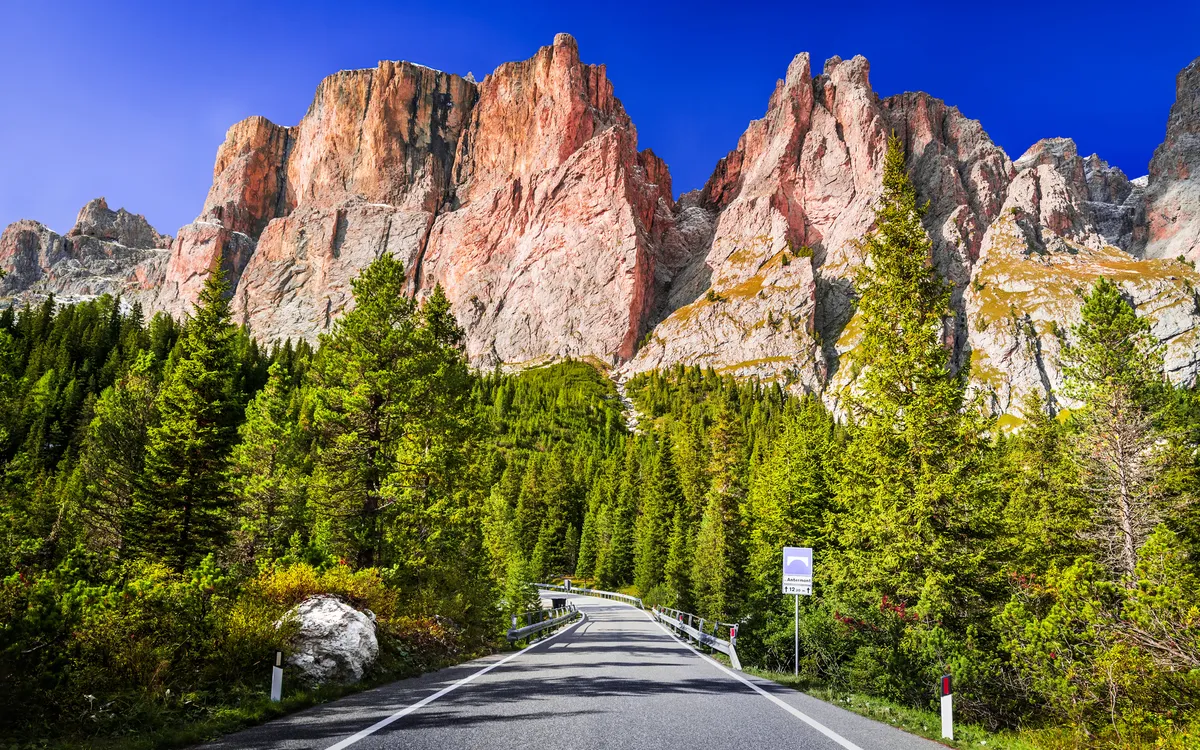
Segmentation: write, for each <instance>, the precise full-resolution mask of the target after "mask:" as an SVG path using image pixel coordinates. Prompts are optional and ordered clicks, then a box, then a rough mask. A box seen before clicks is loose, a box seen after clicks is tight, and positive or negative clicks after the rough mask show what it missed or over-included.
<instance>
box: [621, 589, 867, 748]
mask: <svg viewBox="0 0 1200 750" xmlns="http://www.w3.org/2000/svg"><path fill="white" fill-rule="evenodd" d="M630 606H633V605H630ZM642 614H644V615H646V617H648V618H650V622H652V623H654V624H655V625H657V626H658V627H659V628H660V629H661V630H662V632H664V633H666V634H667V635H668V636H670V637H671V638H673V639H674V640H675V642H676V643H678V644H679V645H681V646H683V647H684V648H686V649H688V650H689V651H691V652H692V653H693V654H695V655H696V656H699V657H700V658H701V659H703V660H704V661H706V662H708V663H709V664H711V665H713V666H714V667H716V668H717V669H719V670H721V671H722V672H724V673H725V674H727V675H729V676H730V677H732V678H733V679H735V680H737V681H738V682H740V683H742V684H743V685H745V686H746V687H748V688H750V689H751V690H753V691H754V692H756V693H758V694H759V695H761V696H762V697H764V698H766V699H767V700H769V701H771V702H772V703H774V704H776V705H777V706H779V707H780V708H782V709H783V710H784V711H787V712H788V713H790V714H791V715H792V716H795V717H796V718H797V719H799V720H800V721H803V722H804V723H805V724H807V725H809V726H810V727H812V728H813V729H815V730H817V731H818V732H820V733H821V734H823V735H825V736H826V737H828V738H829V739H831V740H833V741H834V742H836V743H838V744H839V745H841V746H842V747H844V748H846V750H862V748H861V747H859V746H858V745H855V744H854V743H853V742H851V741H850V740H848V739H846V738H845V737H843V736H842V735H840V734H838V733H837V732H835V731H833V730H832V729H830V728H829V727H827V726H825V725H824V724H822V723H821V722H819V721H817V720H816V719H814V718H813V717H811V716H809V715H808V714H806V713H804V712H803V711H801V710H800V709H798V708H796V707H795V706H793V705H791V704H790V703H787V702H786V701H784V700H783V699H781V698H779V697H777V696H774V695H771V694H770V693H768V692H767V691H766V690H763V689H762V688H761V687H759V686H758V685H755V684H754V683H753V682H751V681H750V680H747V679H746V678H745V677H743V676H742V675H740V674H738V673H737V672H734V671H733V670H730V669H726V668H725V665H724V664H722V663H721V662H719V661H716V660H715V659H711V658H709V657H708V656H705V655H704V654H702V653H700V652H699V651H697V650H696V649H694V648H692V644H690V643H687V642H685V641H682V640H680V639H679V638H678V637H677V636H676V635H675V634H674V633H672V632H671V631H670V630H667V629H666V628H665V627H664V626H663V624H662V623H661V622H659V621H658V620H656V619H654V616H653V615H651V614H650V613H649V612H645V611H643V612H642Z"/></svg>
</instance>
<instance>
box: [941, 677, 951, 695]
mask: <svg viewBox="0 0 1200 750" xmlns="http://www.w3.org/2000/svg"><path fill="white" fill-rule="evenodd" d="M942 695H950V675H948V674H944V675H942Z"/></svg>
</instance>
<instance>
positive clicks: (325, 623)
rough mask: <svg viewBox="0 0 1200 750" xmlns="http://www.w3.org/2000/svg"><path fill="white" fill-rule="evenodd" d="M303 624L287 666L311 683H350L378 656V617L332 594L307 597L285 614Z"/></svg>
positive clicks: (300, 624) (360, 675) (359, 677)
mask: <svg viewBox="0 0 1200 750" xmlns="http://www.w3.org/2000/svg"><path fill="white" fill-rule="evenodd" d="M286 619H294V620H295V621H296V622H297V623H298V624H299V626H300V629H299V630H298V631H297V633H296V636H295V638H294V639H293V645H294V651H293V652H292V654H291V656H289V657H288V665H289V666H292V667H294V668H296V669H298V670H300V673H301V679H302V680H303V681H304V682H306V683H309V684H314V685H322V684H325V683H329V682H336V683H342V684H349V683H354V682H358V681H359V680H361V679H362V676H363V673H364V672H365V671H366V669H367V667H369V666H371V664H372V663H374V661H375V657H377V656H378V655H379V640H378V639H377V638H376V637H375V616H374V615H373V614H372V613H370V612H366V613H363V612H359V611H358V610H357V609H354V608H353V607H351V606H350V605H348V604H346V603H345V602H343V601H341V600H339V599H337V598H336V597H333V596H328V595H319V596H314V597H311V598H309V599H305V600H304V601H303V602H301V603H300V604H298V605H296V606H295V607H293V608H292V609H291V610H290V611H289V612H288V613H287V615H286V616H285V620H286Z"/></svg>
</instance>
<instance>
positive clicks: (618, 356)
mask: <svg viewBox="0 0 1200 750" xmlns="http://www.w3.org/2000/svg"><path fill="white" fill-rule="evenodd" d="M868 74H869V65H868V63H867V61H866V60H865V59H863V58H862V57H855V58H853V59H851V60H841V59H840V58H836V57H835V58H832V59H830V60H827V61H826V62H825V64H824V67H823V70H822V72H821V73H820V74H818V75H814V74H813V71H812V69H811V61H810V59H809V56H808V55H807V54H801V55H798V56H797V57H796V58H795V59H794V60H793V61H792V63H791V65H789V66H788V70H787V73H786V75H785V77H784V79H783V80H781V81H780V82H779V83H778V85H777V86H776V89H775V93H774V94H773V95H772V96H771V99H770V102H769V103H768V105H767V112H766V115H765V116H764V117H763V118H762V119H761V120H756V121H754V122H752V123H751V124H750V126H749V127H748V129H747V130H746V132H745V133H744V134H743V135H742V137H741V139H740V140H739V142H738V145H737V148H735V149H734V150H733V151H731V152H730V153H729V154H728V155H727V156H726V157H725V158H723V159H722V160H721V161H720V162H719V163H718V164H717V166H716V169H715V170H714V171H713V174H712V177H710V178H709V180H708V183H707V184H706V185H705V186H704V188H703V189H702V190H699V191H695V192H692V193H688V194H685V195H683V196H682V197H681V198H680V199H679V200H678V201H676V200H674V199H673V194H672V191H671V178H670V173H669V171H668V169H667V166H666V164H665V163H663V161H662V160H661V159H659V158H658V157H657V156H655V155H654V153H653V152H652V151H650V150H649V149H646V150H642V151H639V150H638V144H637V131H636V129H635V127H634V125H633V123H632V122H631V121H630V119H629V116H628V115H627V114H626V112H625V110H624V108H623V107H622V105H621V102H620V100H619V99H617V98H616V97H615V96H614V93H613V87H612V84H611V83H610V82H609V81H608V79H607V77H606V75H605V69H604V66H602V65H588V64H584V63H582V62H581V61H580V58H579V51H578V47H577V45H576V43H575V40H574V39H573V38H571V37H570V36H568V35H566V34H560V35H558V36H557V37H555V39H554V44H553V45H551V46H548V47H543V48H542V49H540V50H538V52H537V53H536V54H535V55H534V56H533V57H532V58H530V59H529V60H526V61H524V62H515V63H505V64H504V65H501V66H500V67H499V68H497V69H496V71H495V72H494V73H492V74H491V75H490V76H487V77H486V78H485V79H484V80H483V81H481V82H478V83H476V82H475V81H474V80H472V79H469V78H462V77H459V76H457V75H452V74H448V73H442V72H439V71H435V70H432V69H430V68H426V67H423V66H420V65H415V64H412V63H408V62H382V63H380V64H379V66H378V67H377V68H374V69H371V70H355V71H343V72H340V73H336V74H334V75H332V76H330V77H328V78H326V79H325V80H324V81H322V82H321V84H320V85H319V86H318V88H317V93H316V96H315V98H314V100H313V103H312V105H311V106H310V107H309V110H308V112H307V114H306V115H305V116H304V118H303V119H302V120H301V122H300V124H299V125H296V126H294V127H281V126H278V125H275V124H274V123H271V122H269V121H267V120H265V119H263V118H261V117H251V118H249V119H247V120H243V121H242V122H240V123H237V124H236V125H234V126H233V127H232V128H230V130H229V132H228V134H227V135H226V140H225V143H224V144H223V145H222V146H221V148H220V149H219V150H218V152H217V160H216V166H215V168H214V170H213V185H212V187H211V189H210V190H209V194H208V198H207V199H206V200H205V203H204V208H203V210H202V211H201V213H200V216H199V218H197V220H196V221H194V222H193V223H191V224H189V225H187V226H185V227H183V228H181V229H180V230H179V232H178V235H177V236H176V237H175V238H174V240H172V239H171V238H170V237H165V236H162V235H158V234H157V232H155V231H154V230H153V229H152V228H151V227H150V226H149V225H148V224H146V223H145V220H144V219H142V218H141V217H140V216H134V215H132V214H129V213H127V212H125V211H124V210H121V211H118V212H112V211H110V210H109V209H108V207H107V205H106V204H104V202H103V199H101V200H99V201H93V202H92V203H90V204H89V205H88V207H85V209H84V210H83V211H82V212H81V213H80V220H79V223H78V224H77V226H76V227H75V228H74V229H72V230H71V232H69V233H68V234H67V236H66V237H62V236H59V235H57V234H55V233H53V232H51V231H49V230H48V229H46V228H45V227H43V226H42V225H40V224H37V223H36V222H30V221H20V222H17V223H15V224H13V225H11V226H9V227H8V228H7V229H6V230H5V232H4V234H3V236H2V237H0V268H4V269H5V270H6V271H8V272H9V276H8V277H7V278H5V279H4V280H2V281H0V294H3V295H5V296H6V297H7V298H9V299H12V300H18V301H19V300H24V299H33V298H38V297H40V296H44V295H46V294H48V293H54V294H56V295H58V296H60V297H62V298H72V299H74V298H80V297H86V296H89V295H91V296H94V295H98V294H104V293H113V294H117V293H119V294H123V295H125V297H126V298H127V299H139V300H141V301H142V302H143V304H144V305H145V306H146V307H147V309H148V310H160V309H161V310H166V311H169V312H172V313H175V314H180V313H184V312H186V311H187V310H188V309H189V308H190V305H191V304H192V302H193V301H194V300H195V297H196V295H197V293H198V291H199V289H200V286H201V283H202V282H203V279H204V278H205V276H206V275H207V273H208V271H209V269H211V268H213V267H214V265H215V264H217V263H220V264H221V266H222V267H223V268H224V269H225V270H226V272H227V274H228V277H229V278H230V280H231V281H232V282H233V283H234V286H235V291H234V306H235V310H236V314H237V316H238V318H239V319H240V320H242V321H244V322H246V323H248V324H249V325H250V326H251V327H252V329H253V330H254V331H255V332H256V333H257V335H258V336H259V337H260V338H263V339H282V338H284V337H292V338H297V337H306V338H312V337H314V336H315V335H316V334H318V333H319V332H321V331H323V330H326V329H328V327H329V326H330V324H331V322H332V320H333V319H334V318H336V317H337V315H338V314H339V313H341V312H342V311H343V310H344V309H345V308H346V306H347V305H348V304H350V303H351V299H350V286H349V280H350V279H351V278H353V276H354V275H355V274H356V273H357V272H358V271H359V270H360V269H362V268H363V267H364V266H365V265H366V264H367V263H369V262H370V261H371V260H372V259H373V258H375V257H377V256H378V255H379V254H380V253H383V252H385V251H386V252H391V253H393V254H395V255H396V256H397V257H398V258H400V259H402V260H403V261H404V263H405V267H406V268H407V269H408V271H409V275H410V278H411V284H412V290H413V292H414V293H415V294H418V295H422V294H425V293H427V292H428V291H429V290H430V289H432V288H433V286H434V285H435V284H441V285H442V286H443V287H444V288H445V289H446V292H447V294H448V296H449V298H450V300H451V301H452V302H453V304H454V309H455V311H456V314H457V316H458V319H459V321H460V322H461V323H462V325H463V327H464V328H465V329H466V331H467V349H468V353H469V355H470V357H471V359H472V361H473V362H475V363H476V364H477V365H479V366H481V367H491V366H493V365H496V364H504V365H513V366H520V365H524V364H528V363H534V362H542V361H546V360H550V359H555V358H561V357H567V356H572V357H590V358H595V359H598V360H600V361H602V362H604V363H606V364H608V365H611V366H616V367H620V368H621V369H622V371H623V372H625V373H634V372H641V371H645V370H648V369H653V368H659V367H667V366H671V365H674V364H678V363H684V364H700V365H704V366H712V367H714V368H716V369H718V370H721V371H723V372H728V373H732V374H736V375H758V376H762V377H765V378H779V379H783V380H785V381H787V382H788V383H789V384H791V385H793V386H794V387H797V388H803V389H805V390H810V391H818V392H826V393H829V394H831V395H832V394H834V393H836V392H837V390H838V388H837V387H838V386H839V385H841V384H844V383H846V382H847V381H848V380H849V379H850V378H851V377H852V372H853V367H850V366H848V365H849V364H850V363H851V362H852V360H853V349H854V345H855V337H856V325H855V321H854V289H853V277H854V273H855V269H856V268H858V267H859V266H860V265H861V264H862V263H863V262H864V261H865V258H864V257H863V253H862V250H861V249H860V245H859V240H860V239H861V238H862V237H863V235H864V234H865V233H867V232H868V231H869V230H870V229H871V224H872V221H873V217H874V213H873V208H874V204H875V201H876V199H877V198H878V196H879V193H880V182H881V175H882V166H883V155H884V151H885V148H886V143H887V137H888V134H889V133H891V132H893V131H894V132H895V133H896V134H897V135H898V136H899V137H900V138H901V139H902V140H903V142H904V143H905V145H906V147H907V152H908V165H909V169H910V171H911V174H912V176H913V178H914V182H915V183H916V185H917V188H918V191H919V193H920V195H921V197H922V198H923V199H927V200H929V202H930V208H929V212H928V214H927V216H926V219H925V225H926V228H927V230H928V231H929V234H930V236H931V238H932V239H933V245H934V253H933V257H932V258H931V261H932V263H933V264H934V265H935V266H936V267H937V269H938V270H939V271H940V272H941V273H942V275H944V276H945V277H946V278H947V279H949V280H950V281H951V282H953V284H954V295H953V304H954V309H955V312H956V316H955V319H954V320H953V321H952V324H951V325H950V326H949V327H948V330H947V332H946V340H947V345H948V346H953V348H954V353H955V362H956V364H957V365H960V366H961V365H963V364H965V363H966V362H967V361H968V358H969V359H970V362H971V368H972V370H971V372H972V377H973V378H974V380H975V381H976V383H977V385H978V386H979V387H980V388H983V389H985V390H987V391H988V392H989V393H990V394H991V397H992V399H993V405H994V408H995V409H996V410H997V411H998V412H1011V411H1013V410H1015V409H1016V404H1017V403H1018V400H1019V398H1020V396H1021V395H1022V394H1023V393H1026V392H1028V391H1030V390H1033V389H1042V390H1047V391H1050V392H1054V391H1056V390H1057V389H1058V387H1059V386H1060V385H1061V373H1060V368H1059V365H1058V361H1057V358H1058V354H1059V352H1060V351H1061V348H1062V345H1063V342H1064V341H1065V340H1066V338H1067V337H1068V336H1069V335H1070V333H1069V330H1070V326H1072V325H1073V324H1074V323H1075V322H1077V320H1078V315H1079V307H1080V304H1081V300H1080V296H1079V295H1080V294H1081V293H1082V292H1083V291H1084V290H1086V288H1087V287H1088V286H1089V285H1090V284H1091V282H1092V281H1093V280H1094V279H1095V278H1096V277H1098V276H1101V275H1104V276H1108V277H1110V278H1113V279H1115V280H1117V281H1119V282H1120V284H1121V286H1122V288H1123V289H1124V290H1125V292H1126V293H1127V295H1128V296H1129V298H1130V299H1131V301H1132V302H1133V303H1134V304H1135V305H1136V306H1137V308H1138V311H1139V313H1140V314H1142V315H1146V316H1148V317H1149V318H1150V319H1151V320H1152V322H1153V326H1154V332H1155V334H1156V335H1157V336H1158V337H1159V338H1160V339H1161V340H1163V341H1164V342H1166V343H1167V347H1168V350H1167V351H1168V356H1167V368H1168V371H1169V374H1170V376H1171V377H1172V378H1173V379H1174V380H1176V381H1179V382H1193V381H1194V380H1195V379H1196V377H1197V373H1198V372H1200V343H1198V342H1197V340H1196V336H1197V333H1196V332H1197V328H1198V326H1200V313H1198V312H1197V308H1198V306H1200V300H1198V298H1197V292H1196V287H1197V286H1200V274H1198V273H1197V272H1196V271H1195V270H1194V268H1193V264H1194V262H1195V260H1196V258H1197V257H1198V256H1200V60H1197V61H1196V62H1193V63H1192V64H1191V65H1189V66H1188V67H1187V68H1186V69H1185V70H1184V71H1183V72H1181V73H1180V74H1179V77H1178V81H1177V101H1176V103H1175V105H1174V107H1172V109H1171V113H1170V117H1169V119H1168V124H1167V135H1166V140H1165V142H1164V143H1163V144H1162V146H1160V147H1159V149H1158V151H1157V152H1156V153H1155V156H1154V160H1153V162H1152V163H1151V169H1150V174H1149V176H1148V177H1146V178H1141V179H1138V180H1130V179H1128V177H1127V176H1126V175H1125V174H1123V173H1122V172H1121V170H1119V169H1116V168H1114V167H1110V166H1109V165H1108V164H1107V163H1105V162H1104V161H1103V160H1101V159H1100V158H1099V157H1098V156H1095V155H1093V156H1089V157H1081V156H1080V155H1079V154H1078V152H1077V150H1076V147H1075V144H1074V143H1073V142H1072V141H1070V140H1068V139H1063V138H1053V139H1048V140H1043V141H1040V142H1038V143H1036V144H1034V145H1033V146H1032V147H1031V148H1030V149H1029V151H1027V152H1026V153H1025V154H1024V155H1023V156H1022V157H1021V158H1019V159H1017V161H1016V162H1015V163H1014V162H1013V161H1011V160H1010V159H1009V157H1008V156H1007V155H1006V154H1005V153H1004V151H1003V150H1002V149H1000V148H999V147H998V146H997V145H996V144H994V143H993V142H992V141H991V139H990V138H989V137H988V135H987V133H986V132H984V130H983V128H982V126H981V125H980V123H979V122H977V121H975V120H971V119H968V118H966V117H965V116H964V115H963V114H962V113H960V112H959V111H958V109H956V108H954V107H951V106H948V105H946V104H945V103H944V102H942V101H941V100H938V99H935V98H933V97H931V96H929V95H928V94H923V93H905V94H900V95H897V96H892V97H888V98H886V99H881V98H879V97H878V96H877V95H876V94H875V93H874V92H873V91H872V89H871V86H870V80H869V75H868ZM167 247H169V248H170V249H169V251H168V250H166V249H165V248H167ZM1180 258H1181V259H1182V260H1180Z"/></svg>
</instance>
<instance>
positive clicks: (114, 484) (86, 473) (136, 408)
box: [72, 352, 158, 556]
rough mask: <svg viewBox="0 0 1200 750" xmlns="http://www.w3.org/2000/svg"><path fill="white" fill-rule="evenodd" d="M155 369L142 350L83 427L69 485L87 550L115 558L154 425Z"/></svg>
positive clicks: (120, 550) (122, 546)
mask: <svg viewBox="0 0 1200 750" xmlns="http://www.w3.org/2000/svg"><path fill="white" fill-rule="evenodd" d="M155 370H156V365H155V362H154V357H153V355H151V354H150V353H148V352H145V353H143V354H142V356H141V357H140V358H139V359H138V360H137V362H135V363H134V365H133V366H132V367H131V368H130V370H129V372H127V373H126V374H125V375H124V376H123V377H122V378H121V379H120V380H118V381H117V383H116V384H114V385H112V386H110V387H108V388H106V389H104V392H103V393H102V394H101V395H100V398H99V399H98V400H97V402H96V405H95V407H94V416H93V417H92V420H91V422H90V423H89V424H88V427H87V431H86V435H85V437H84V441H83V447H82V449H81V451H80V455H79V462H78V465H77V466H76V468H75V470H74V478H73V479H74V481H73V483H72V484H73V485H74V486H75V488H76V489H77V494H78V497H77V502H78V503H79V506H80V509H81V510H82V520H83V523H84V526H85V528H86V529H87V542H88V545H89V546H90V547H92V548H93V549H97V550H103V551H106V552H109V553H111V554H114V555H116V556H121V555H122V554H123V552H124V551H125V548H126V531H127V529H126V527H127V524H128V523H129V521H130V512H131V510H132V508H133V505H134V498H135V497H136V493H137V488H138V481H139V479H140V478H141V476H142V472H143V470H144V468H145V460H146V444H147V441H148V439H149V434H150V429H151V428H152V427H153V426H154V425H155V424H156V423H157V421H158V407H157V404H156V401H157V394H158V383H156V382H155Z"/></svg>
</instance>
